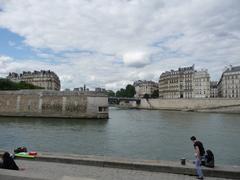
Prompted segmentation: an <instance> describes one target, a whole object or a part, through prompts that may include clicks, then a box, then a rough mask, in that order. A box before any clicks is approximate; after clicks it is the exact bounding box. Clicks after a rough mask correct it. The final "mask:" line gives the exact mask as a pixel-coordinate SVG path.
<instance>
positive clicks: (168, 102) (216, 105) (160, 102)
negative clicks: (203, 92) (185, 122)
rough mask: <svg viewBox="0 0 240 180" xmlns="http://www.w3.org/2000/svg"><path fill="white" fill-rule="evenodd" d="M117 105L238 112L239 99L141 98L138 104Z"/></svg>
mask: <svg viewBox="0 0 240 180" xmlns="http://www.w3.org/2000/svg"><path fill="white" fill-rule="evenodd" d="M119 107H130V108H138V109H160V110H161V109H162V110H178V111H196V112H224V113H240V99H239V98H234V99H225V98H208V99H207V98H206V99H148V100H147V99H141V102H140V104H137V103H136V102H129V103H124V102H120V106H119Z"/></svg>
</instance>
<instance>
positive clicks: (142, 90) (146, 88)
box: [133, 80, 158, 98]
mask: <svg viewBox="0 0 240 180" xmlns="http://www.w3.org/2000/svg"><path fill="white" fill-rule="evenodd" d="M133 86H134V87H135V91H136V94H135V97H140V98H142V97H144V96H145V94H147V95H148V96H149V97H151V95H152V94H153V92H154V91H157V90H158V83H156V82H153V81H142V80H138V81H135V82H134V83H133Z"/></svg>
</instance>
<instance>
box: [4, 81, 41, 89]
mask: <svg viewBox="0 0 240 180" xmlns="http://www.w3.org/2000/svg"><path fill="white" fill-rule="evenodd" d="M20 89H44V88H42V87H38V86H34V85H32V84H28V83H26V82H23V81H21V82H17V83H16V82H12V81H10V80H8V79H0V90H20Z"/></svg>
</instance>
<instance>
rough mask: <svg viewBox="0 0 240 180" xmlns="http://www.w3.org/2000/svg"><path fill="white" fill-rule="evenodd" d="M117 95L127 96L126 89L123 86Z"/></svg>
mask: <svg viewBox="0 0 240 180" xmlns="http://www.w3.org/2000/svg"><path fill="white" fill-rule="evenodd" d="M116 96H117V97H125V89H123V88H121V89H120V90H118V91H117V92H116Z"/></svg>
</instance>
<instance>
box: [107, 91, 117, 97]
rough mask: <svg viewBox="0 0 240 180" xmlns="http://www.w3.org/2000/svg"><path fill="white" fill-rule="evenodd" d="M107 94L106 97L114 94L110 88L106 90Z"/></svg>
mask: <svg viewBox="0 0 240 180" xmlns="http://www.w3.org/2000/svg"><path fill="white" fill-rule="evenodd" d="M107 96H108V97H114V96H115V92H114V91H112V90H108V91H107Z"/></svg>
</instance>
